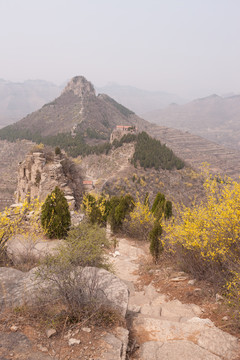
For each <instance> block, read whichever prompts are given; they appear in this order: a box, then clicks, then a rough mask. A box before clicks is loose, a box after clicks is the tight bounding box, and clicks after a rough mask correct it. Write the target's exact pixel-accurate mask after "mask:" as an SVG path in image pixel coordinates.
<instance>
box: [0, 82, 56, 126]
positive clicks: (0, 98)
mask: <svg viewBox="0 0 240 360" xmlns="http://www.w3.org/2000/svg"><path fill="white" fill-rule="evenodd" d="M60 92H61V87H59V86H57V85H55V84H52V83H50V82H48V81H43V80H28V81H24V82H22V83H20V82H18V83H17V82H11V81H6V80H3V79H0V109H1V111H0V128H1V127H3V126H7V125H9V124H12V123H14V122H15V121H18V120H20V119H22V118H23V117H24V116H26V115H27V114H30V113H32V112H33V111H35V110H37V109H39V108H40V107H41V106H43V105H44V104H45V103H46V102H49V101H50V100H52V99H54V98H55V97H57V96H58V95H59V94H60Z"/></svg>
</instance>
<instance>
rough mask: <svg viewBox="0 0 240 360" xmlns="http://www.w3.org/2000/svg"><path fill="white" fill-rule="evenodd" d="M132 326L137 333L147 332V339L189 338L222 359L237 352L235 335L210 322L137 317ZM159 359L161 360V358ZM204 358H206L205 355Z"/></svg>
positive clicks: (230, 356) (231, 356)
mask: <svg viewBox="0 0 240 360" xmlns="http://www.w3.org/2000/svg"><path fill="white" fill-rule="evenodd" d="M200 320H201V319H200ZM203 320H204V319H203ZM133 327H134V329H135V331H136V333H137V334H138V333H139V334H140V333H141V332H142V331H144V332H148V334H149V340H153V341H157V342H161V343H166V342H170V341H173V340H175V339H178V340H179V341H180V340H181V342H184V341H185V340H189V339H191V341H193V342H194V343H195V344H197V345H199V346H200V347H201V348H203V349H205V350H206V351H208V352H209V353H213V354H216V355H218V356H220V357H221V358H222V357H223V358H224V360H225V359H226V360H230V359H231V360H233V359H234V357H235V356H236V355H237V354H239V344H238V339H237V338H236V337H234V336H232V335H229V334H228V333H225V332H223V331H222V330H220V329H217V328H216V327H215V326H213V325H212V323H211V324H208V322H207V323H206V322H205V321H195V322H194V321H192V322H191V321H187V322H183V323H178V322H173V321H167V320H165V321H161V320H160V319H153V318H140V317H138V318H137V319H134V320H133ZM153 359H154V358H153ZM159 359H161V360H162V358H159ZM163 359H164V358H163ZM166 359H167V358H166ZM173 359H174V358H173ZM176 359H181V357H176ZM184 359H185V358H184ZM189 359H190V358H189ZM206 359H208V358H207V357H206ZM185 360H186V359H185Z"/></svg>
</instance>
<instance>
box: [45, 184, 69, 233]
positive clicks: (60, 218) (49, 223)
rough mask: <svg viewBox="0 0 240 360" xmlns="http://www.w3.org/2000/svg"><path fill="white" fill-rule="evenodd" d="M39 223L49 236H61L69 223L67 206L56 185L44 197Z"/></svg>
mask: <svg viewBox="0 0 240 360" xmlns="http://www.w3.org/2000/svg"><path fill="white" fill-rule="evenodd" d="M41 224H42V227H43V229H44V230H45V232H46V234H47V236H48V237H49V238H54V237H56V238H58V239H60V238H63V237H65V236H66V235H67V232H68V230H69V228H70V225H71V216H70V211H69V206H68V203H67V200H66V198H65V197H64V193H63V191H61V190H60V189H59V187H58V186H56V187H55V189H54V190H53V191H52V193H51V194H49V195H48V197H47V198H46V200H45V202H44V204H43V206H42V213H41Z"/></svg>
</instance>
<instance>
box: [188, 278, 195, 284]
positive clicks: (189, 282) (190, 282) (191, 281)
mask: <svg viewBox="0 0 240 360" xmlns="http://www.w3.org/2000/svg"><path fill="white" fill-rule="evenodd" d="M196 281H197V280H196V279H192V280H189V281H188V285H195V284H196Z"/></svg>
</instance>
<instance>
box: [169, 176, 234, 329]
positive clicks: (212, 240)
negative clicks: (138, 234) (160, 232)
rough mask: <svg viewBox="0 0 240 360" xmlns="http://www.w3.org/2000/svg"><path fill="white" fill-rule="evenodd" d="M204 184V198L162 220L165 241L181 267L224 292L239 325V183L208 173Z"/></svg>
mask: <svg viewBox="0 0 240 360" xmlns="http://www.w3.org/2000/svg"><path fill="white" fill-rule="evenodd" d="M204 186H205V189H206V201H205V202H202V203H200V204H198V205H197V204H195V205H194V206H192V207H191V208H187V207H182V208H179V209H178V212H177V215H176V217H175V218H174V219H173V220H172V221H170V222H168V223H163V227H164V231H165V234H166V235H165V240H164V241H165V243H166V244H167V247H168V248H169V249H170V251H171V253H174V256H175V257H176V259H177V260H178V261H179V263H180V264H181V265H182V267H183V270H185V271H187V272H190V273H192V275H193V276H194V277H196V278H197V279H205V280H207V281H210V282H211V283H212V284H213V286H214V287H215V289H216V290H217V291H222V292H223V294H225V295H226V298H227V299H228V301H229V304H230V305H231V306H232V308H233V309H234V313H235V315H234V316H235V318H236V319H237V320H238V324H239V326H240V237H239V223H240V184H239V183H237V182H235V181H233V180H231V179H224V180H220V179H219V177H212V176H209V175H208V177H207V180H206V182H205V185H204Z"/></svg>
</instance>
